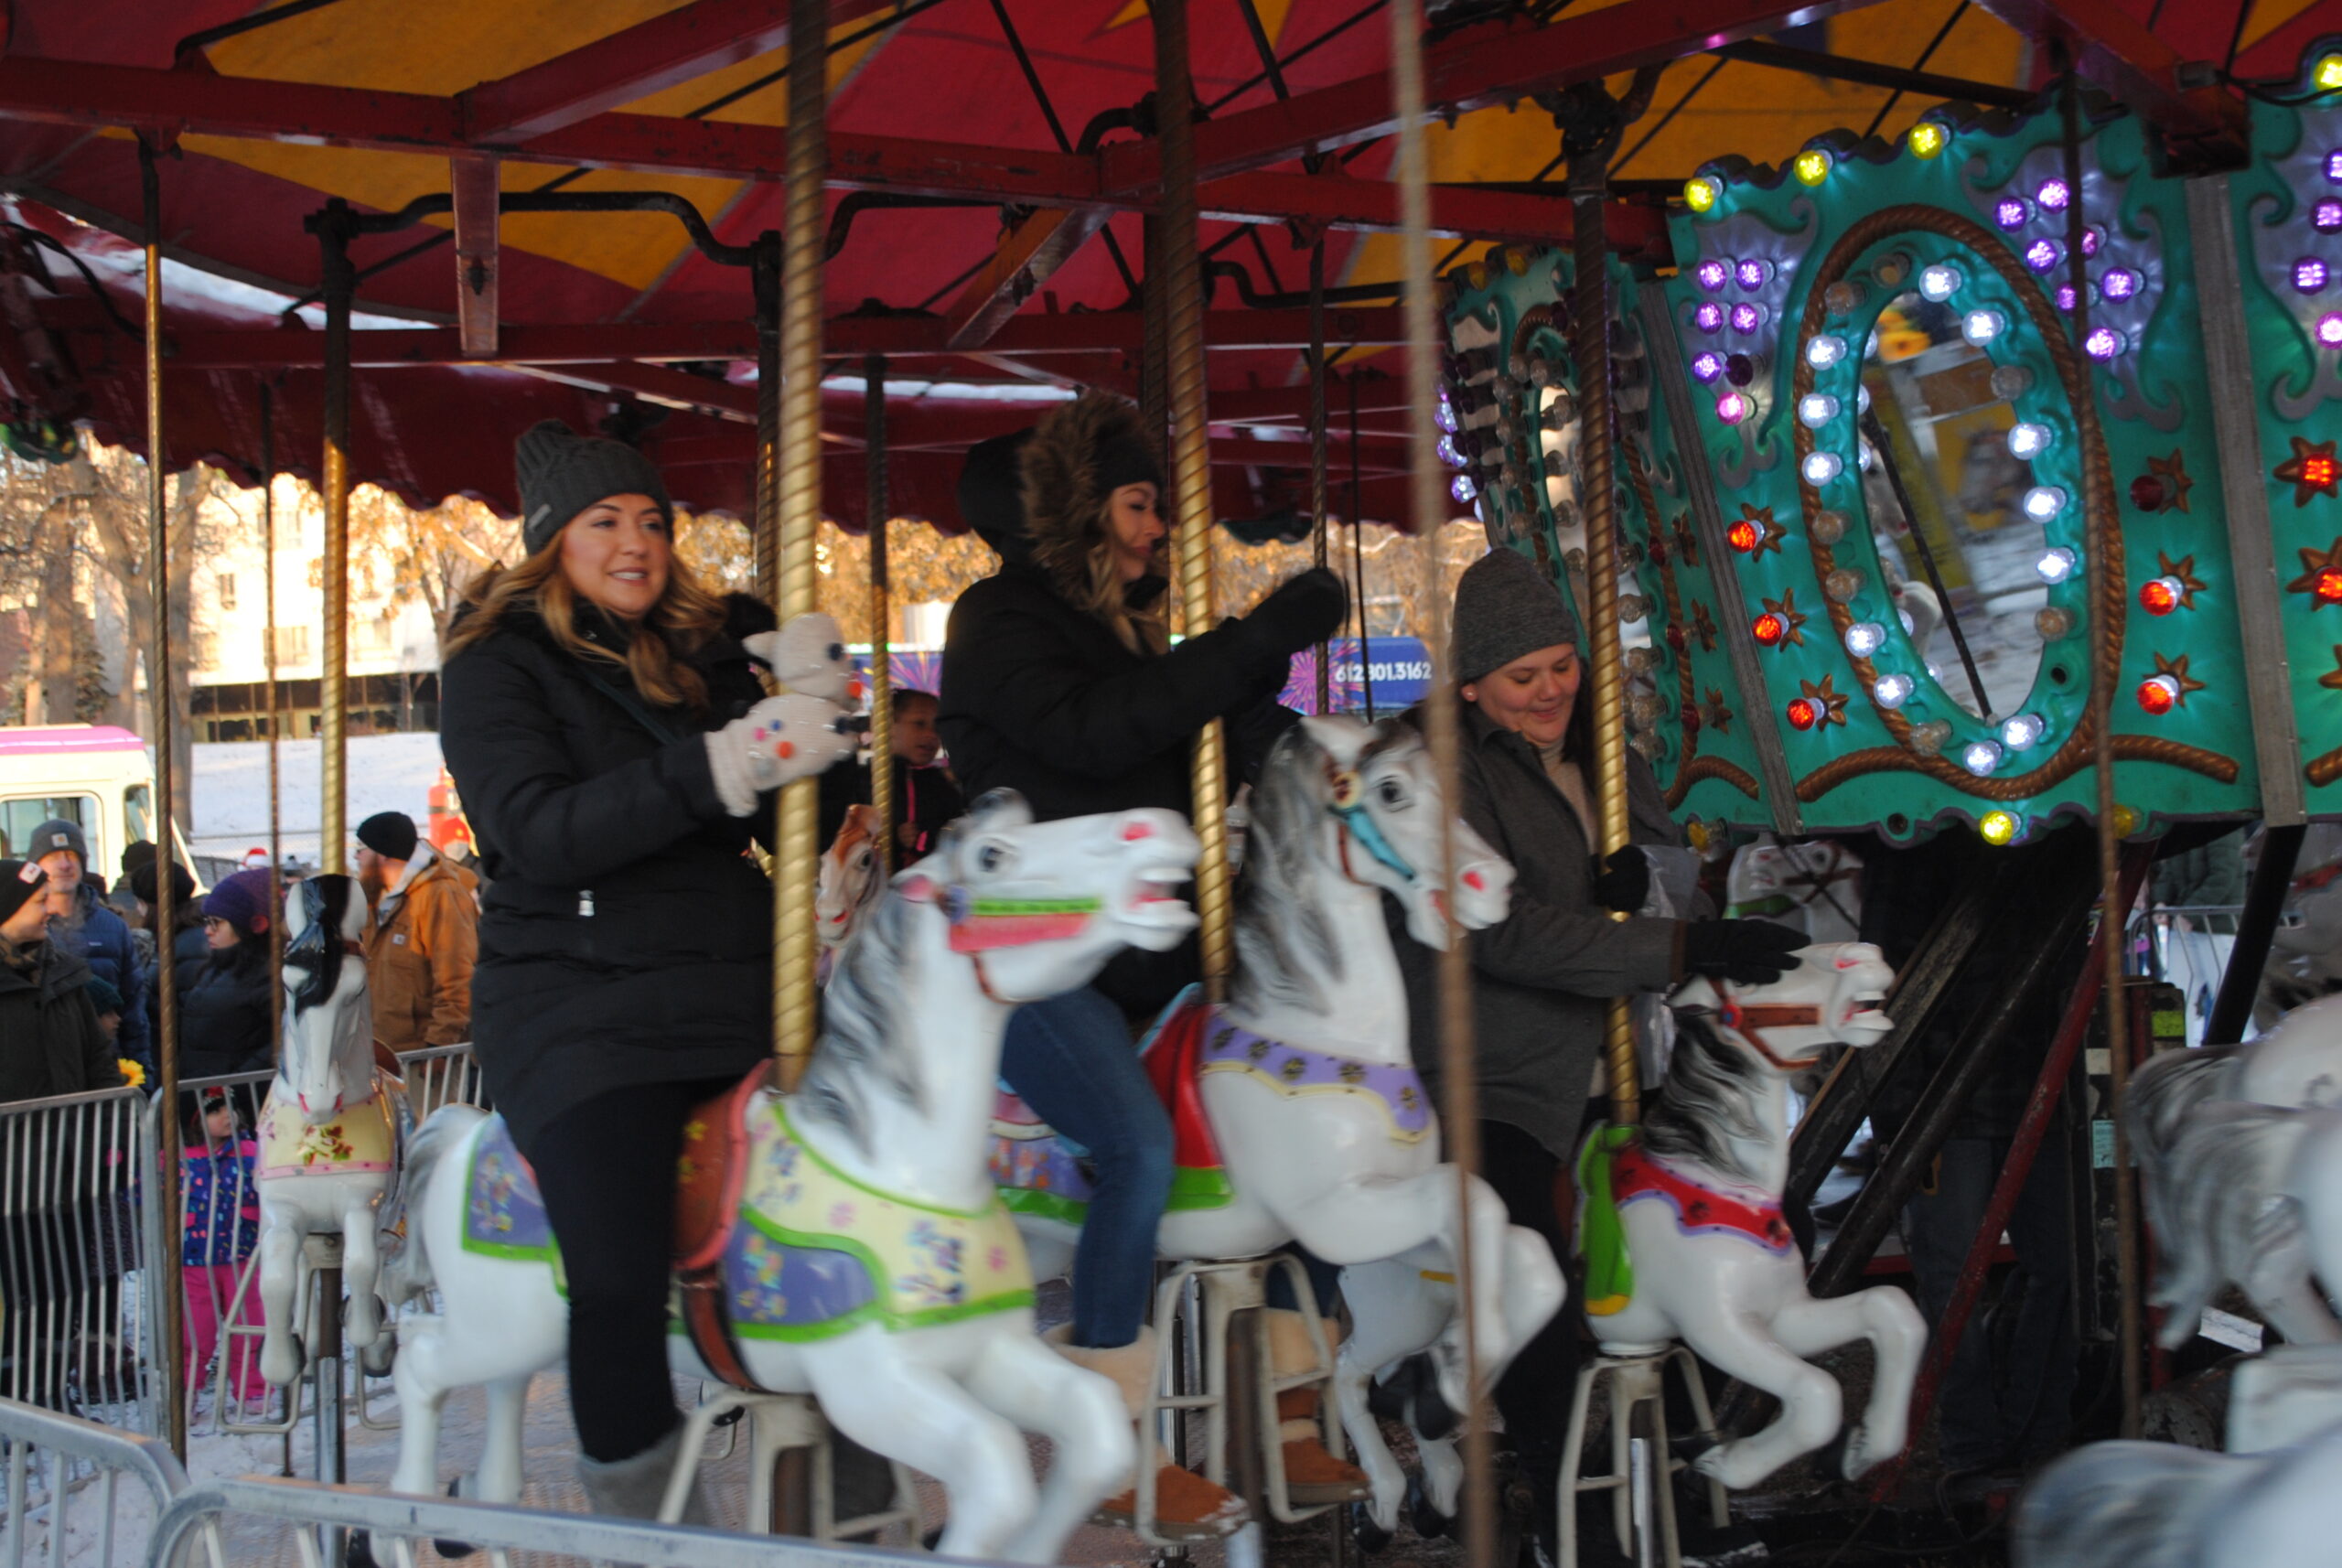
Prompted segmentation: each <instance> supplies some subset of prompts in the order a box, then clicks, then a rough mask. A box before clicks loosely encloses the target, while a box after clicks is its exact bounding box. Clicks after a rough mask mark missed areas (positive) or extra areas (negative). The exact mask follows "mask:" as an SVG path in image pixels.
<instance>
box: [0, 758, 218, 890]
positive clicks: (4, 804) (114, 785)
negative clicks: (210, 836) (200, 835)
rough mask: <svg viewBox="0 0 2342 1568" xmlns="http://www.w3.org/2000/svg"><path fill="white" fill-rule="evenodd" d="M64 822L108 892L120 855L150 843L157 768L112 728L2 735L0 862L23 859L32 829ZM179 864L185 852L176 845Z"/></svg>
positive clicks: (116, 874) (118, 871)
mask: <svg viewBox="0 0 2342 1568" xmlns="http://www.w3.org/2000/svg"><path fill="white" fill-rule="evenodd" d="M58 817H62V818H64V819H65V820H66V821H67V822H77V823H79V824H80V825H81V832H82V833H83V834H84V835H85V836H86V837H87V838H88V839H89V841H90V869H91V871H93V872H96V873H97V874H98V875H101V876H102V877H104V878H105V879H106V883H107V886H113V883H114V881H115V880H116V879H117V878H119V877H120V876H121V875H122V852H123V851H124V849H125V848H127V847H128V846H129V845H130V844H131V843H134V842H135V841H137V840H139V839H148V840H151V839H152V838H153V837H154V836H155V765H154V762H153V761H152V759H151V758H150V757H149V755H148V753H147V749H146V743H145V741H143V740H141V739H140V738H139V737H138V736H135V735H134V734H132V733H131V732H130V731H129V730H126V729H122V728H119V727H117V726H115V725H19V726H17V727H15V728H5V729H0V857H6V858H11V859H14V858H21V857H22V856H23V855H24V854H25V852H26V850H27V847H28V845H29V843H30V840H31V838H32V833H33V830H34V829H35V828H37V827H38V826H40V824H41V823H43V822H48V821H50V820H52V819H54V818H58ZM179 855H180V858H181V861H182V863H185V861H186V855H187V846H186V845H185V844H184V843H182V844H181V845H180V846H179Z"/></svg>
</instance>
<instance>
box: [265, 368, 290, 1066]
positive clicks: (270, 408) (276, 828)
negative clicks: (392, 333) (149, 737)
mask: <svg viewBox="0 0 2342 1568" xmlns="http://www.w3.org/2000/svg"><path fill="white" fill-rule="evenodd" d="M260 548H261V573H260V580H261V596H262V597H263V598H264V599H265V600H266V601H267V603H265V604H264V605H263V606H262V607H261V608H262V614H263V617H264V618H265V619H266V623H267V624H266V627H265V628H264V630H263V633H262V636H261V643H262V648H263V655H264V657H263V660H262V665H263V670H264V671H266V675H265V682H264V684H265V686H266V691H267V705H268V908H269V919H268V1048H269V1051H270V1054H271V1055H274V1054H275V1053H276V1052H277V1051H278V1050H279V1049H281V1048H282V1046H283V1044H284V1040H285V921H284V918H283V916H284V913H285V867H284V865H283V862H284V859H285V821H284V799H285V797H284V785H283V778H282V775H281V774H280V773H279V771H278V768H279V757H278V753H277V746H276V741H277V731H278V729H279V728H280V727H282V726H281V725H279V723H278V721H277V713H276V388H275V387H274V386H273V385H271V384H270V383H269V382H268V381H262V382H261V383H260Z"/></svg>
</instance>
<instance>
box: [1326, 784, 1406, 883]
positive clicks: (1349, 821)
mask: <svg viewBox="0 0 2342 1568" xmlns="http://www.w3.org/2000/svg"><path fill="white" fill-rule="evenodd" d="M1326 777H1327V783H1328V785H1330V786H1331V795H1330V798H1329V799H1328V800H1327V806H1326V810H1327V812H1329V813H1330V814H1331V815H1332V816H1333V817H1334V818H1335V820H1336V821H1337V822H1338V823H1339V824H1340V826H1341V830H1342V831H1341V833H1340V836H1339V837H1338V839H1337V840H1336V843H1337V844H1338V847H1339V849H1340V852H1341V857H1342V875H1344V876H1347V877H1348V878H1349V879H1350V880H1351V881H1352V882H1355V883H1357V884H1358V885H1359V886H1361V887H1363V886H1370V884H1368V883H1367V881H1366V879H1365V878H1364V877H1362V876H1360V875H1359V874H1358V873H1357V872H1356V871H1354V870H1352V869H1351V868H1350V840H1351V839H1353V838H1355V839H1357V840H1358V842H1359V843H1360V844H1362V845H1364V846H1365V848H1366V853H1367V854H1370V855H1372V856H1373V857H1374V859H1375V862H1376V864H1378V865H1386V866H1388V867H1390V868H1391V870H1392V871H1395V872H1397V873H1398V874H1399V875H1401V876H1402V877H1403V878H1405V879H1406V880H1407V881H1408V882H1409V883H1410V884H1412V883H1413V881H1414V880H1415V868H1414V867H1413V866H1412V865H1408V864H1407V860H1406V857H1405V856H1404V855H1402V854H1400V853H1399V852H1398V851H1397V850H1395V849H1393V848H1391V841H1390V840H1389V839H1387V838H1385V837H1383V836H1382V829H1381V827H1380V825H1379V824H1377V823H1376V822H1375V820H1374V814H1373V813H1372V812H1370V811H1368V810H1367V809H1366V806H1365V803H1364V801H1363V800H1362V799H1361V796H1362V795H1363V794H1364V789H1363V788H1362V787H1361V785H1360V783H1359V776H1358V769H1356V768H1334V767H1332V766H1330V765H1329V766H1328V767H1327V769H1326Z"/></svg>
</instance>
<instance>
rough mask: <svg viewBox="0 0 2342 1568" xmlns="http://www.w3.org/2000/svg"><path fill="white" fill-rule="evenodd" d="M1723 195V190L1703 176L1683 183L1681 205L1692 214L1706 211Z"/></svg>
mask: <svg viewBox="0 0 2342 1568" xmlns="http://www.w3.org/2000/svg"><path fill="white" fill-rule="evenodd" d="M1723 194H1724V188H1723V187H1721V186H1719V185H1718V184H1716V182H1715V181H1714V180H1712V179H1710V178H1708V177H1706V176H1704V175H1703V176H1701V177H1697V178H1694V179H1687V180H1685V181H1684V182H1683V205H1684V206H1686V207H1688V208H1690V209H1692V211H1694V212H1705V211H1707V210H1708V209H1710V208H1712V207H1714V205H1715V204H1716V198H1718V197H1720V196H1722V195H1723Z"/></svg>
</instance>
